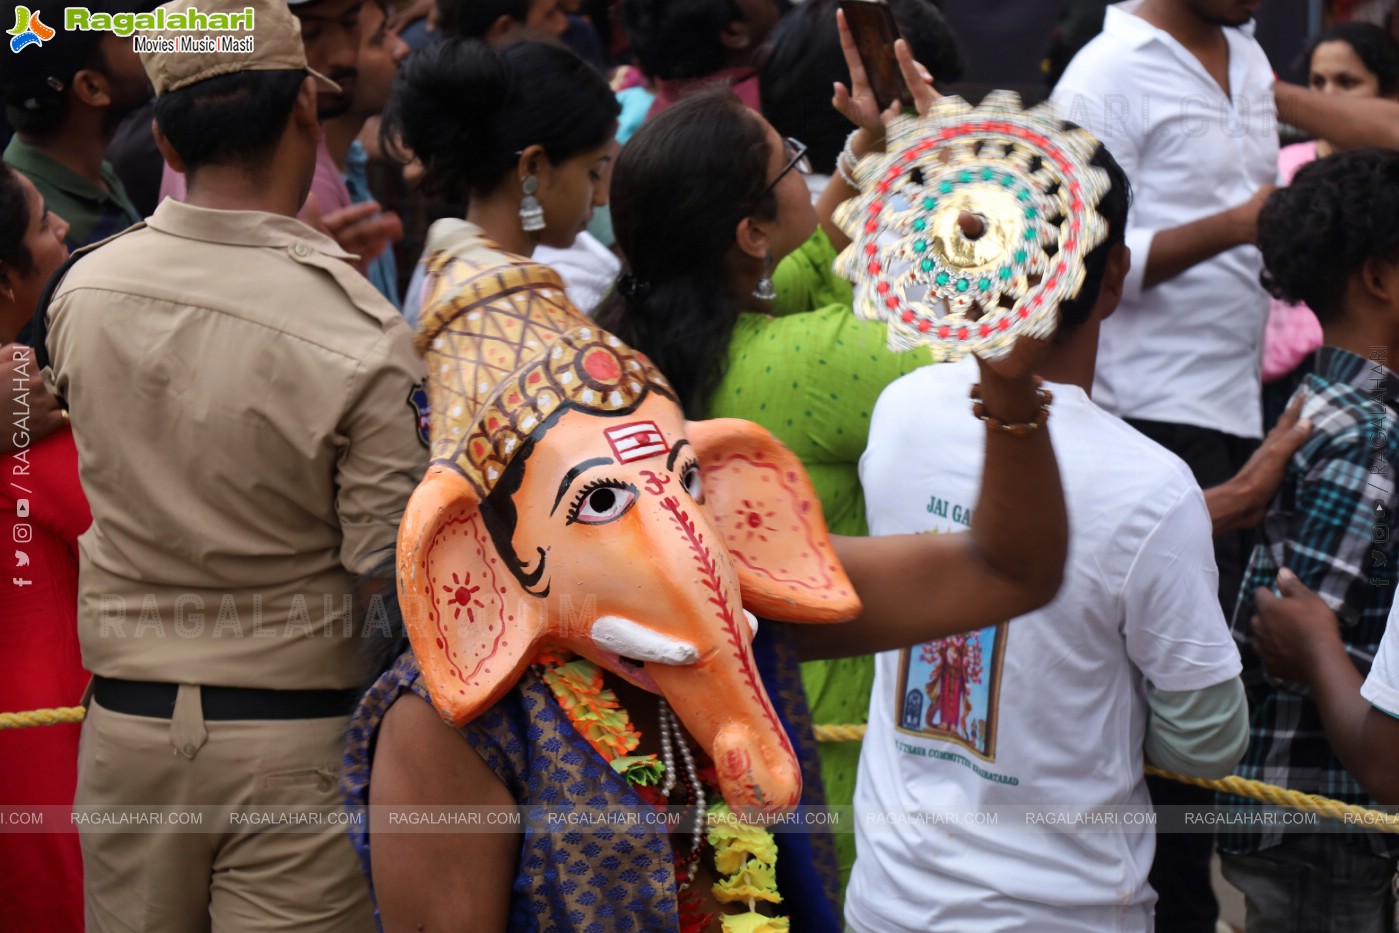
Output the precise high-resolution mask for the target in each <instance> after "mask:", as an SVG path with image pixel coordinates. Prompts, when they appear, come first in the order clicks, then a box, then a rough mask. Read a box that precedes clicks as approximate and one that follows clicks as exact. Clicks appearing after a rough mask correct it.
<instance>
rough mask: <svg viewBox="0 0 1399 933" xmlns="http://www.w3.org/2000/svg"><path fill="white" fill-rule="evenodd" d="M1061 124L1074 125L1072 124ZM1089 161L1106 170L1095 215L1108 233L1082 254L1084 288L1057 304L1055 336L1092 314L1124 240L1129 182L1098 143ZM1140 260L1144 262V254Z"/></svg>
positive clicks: (1128, 204)
mask: <svg viewBox="0 0 1399 933" xmlns="http://www.w3.org/2000/svg"><path fill="white" fill-rule="evenodd" d="M1064 125H1065V127H1072V126H1074V124H1072V123H1065V124H1064ZM1089 164H1090V165H1094V166H1096V167H1098V168H1100V169H1102V170H1103V171H1105V172H1107V173H1108V180H1109V187H1108V190H1107V191H1106V192H1105V193H1104V194H1103V198H1102V200H1101V201H1099V202H1098V214H1099V215H1101V216H1102V218H1103V219H1104V220H1106V221H1107V223H1108V235H1107V238H1106V239H1104V240H1103V242H1102V243H1099V244H1098V245H1097V246H1096V247H1094V248H1093V249H1092V250H1091V251H1090V252H1089V253H1088V255H1087V256H1085V257H1083V267H1084V278H1083V287H1082V288H1080V289H1079V291H1078V294H1077V295H1075V296H1074V297H1073V298H1071V299H1070V300H1068V301H1065V302H1064V303H1062V304H1061V305H1059V327H1058V329H1057V330H1056V331H1055V333H1054V336H1055V338H1056V339H1063V338H1064V337H1067V336H1068V335H1069V334H1071V333H1073V332H1074V331H1075V330H1077V329H1078V328H1079V327H1080V326H1081V325H1082V324H1083V323H1084V322H1085V321H1087V320H1088V318H1089V316H1090V315H1092V313H1093V308H1094V307H1095V306H1096V305H1097V304H1098V296H1099V295H1101V294H1102V291H1103V278H1104V277H1105V276H1106V275H1107V271H1108V259H1109V257H1111V255H1112V250H1113V247H1115V246H1121V245H1122V244H1124V243H1126V242H1127V212H1128V210H1129V209H1130V208H1131V206H1132V183H1131V182H1130V181H1129V180H1128V179H1127V173H1126V172H1124V171H1123V170H1122V166H1120V165H1118V164H1117V160H1116V159H1114V158H1113V156H1112V153H1111V152H1109V151H1108V147H1107V146H1103V145H1099V146H1098V151H1097V152H1095V153H1093V158H1092V160H1090V162H1089ZM1141 261H1143V262H1145V257H1143V258H1142V259H1141Z"/></svg>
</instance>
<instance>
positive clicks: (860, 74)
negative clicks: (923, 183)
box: [816, 11, 942, 252]
mask: <svg viewBox="0 0 1399 933" xmlns="http://www.w3.org/2000/svg"><path fill="white" fill-rule="evenodd" d="M836 28H837V30H838V31H839V33H840V50H841V52H843V53H844V55H845V65H846V67H847V68H849V69H850V87H848V88H847V87H846V86H845V85H843V84H841V83H839V82H837V83H836V86H835V97H834V99H833V100H832V101H831V105H832V106H833V107H835V109H836V110H838V111H839V112H840V113H841V115H842V116H844V117H845V118H846V119H847V120H849V121H850V122H851V123H852V124H853V125H854V126H855V127H856V133H855V135H854V136H853V137H851V140H850V148H851V150H852V152H853V154H854V155H855V157H856V158H863V157H864V156H865V155H868V154H869V153H871V152H879V151H881V150H882V149H883V148H884V124H885V123H886V122H887V121H889V120H891V119H893V118H894V117H895V116H898V114H899V111H900V105H899V104H898V103H895V104H893V105H892V106H891V107H889V109H887V110H885V111H883V112H882V113H881V112H880V109H879V104H878V103H876V102H875V97H874V90H873V89H872V88H871V87H870V83H869V77H868V76H867V75H866V74H865V66H864V63H863V62H861V61H860V52H859V49H858V48H856V46H855V39H854V37H853V36H852V35H851V34H850V27H849V26H848V25H846V22H845V14H844V13H841V12H840V11H837V12H836ZM894 57H895V59H897V61H898V63H899V70H900V71H901V72H902V73H903V78H904V83H905V84H907V85H908V87H909V90H910V91H911V92H912V94H913V103H914V106H915V107H916V108H917V110H918V112H919V113H927V112H928V108H929V107H931V106H932V105H933V102H934V101H936V100H937V99H938V98H940V97H941V96H942V95H941V94H939V93H938V92H937V91H935V90H933V76H932V75H930V74H929V73H928V69H927V68H924V67H923V65H921V64H920V63H919V62H917V61H915V60H914V58H913V52H912V51H911V50H910V49H909V47H908V43H907V42H905V41H904V40H903V39H900V40H898V41H897V42H895V43H894ZM843 163H846V156H845V154H844V153H841V155H839V156H837V158H836V165H837V166H841V165H842V164H843ZM848 170H849V166H848V165H846V167H845V171H848ZM859 193H860V192H859V191H858V190H856V189H855V188H854V187H853V186H851V185H850V183H849V182H847V181H846V180H845V177H844V175H843V173H842V171H841V170H840V169H839V168H838V170H837V171H836V173H835V174H834V175H832V176H831V180H830V183H829V184H827V185H826V189H825V190H824V191H823V192H822V193H821V197H820V199H819V200H817V202H816V216H817V218H818V219H819V220H820V222H821V228H822V229H823V230H825V231H826V236H827V237H828V238H829V239H830V241H831V245H832V246H834V247H835V248H836V252H840V251H841V250H843V249H845V247H847V246H849V245H850V238H849V237H847V236H846V235H845V234H844V233H843V232H842V231H841V230H840V228H839V227H837V226H836V225H835V222H834V221H833V220H832V216H833V215H834V213H835V209H836V208H837V207H839V206H840V205H841V203H842V202H843V201H847V200H849V199H850V198H853V197H855V196H856V195H857V194H859Z"/></svg>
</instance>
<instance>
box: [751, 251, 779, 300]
mask: <svg viewBox="0 0 1399 933" xmlns="http://www.w3.org/2000/svg"><path fill="white" fill-rule="evenodd" d="M753 297H754V298H757V299H758V300H759V301H772V299H774V298H776V297H777V289H776V288H774V287H773V285H772V253H768V254H767V257H766V258H765V259H764V260H763V274H762V276H761V277H760V278H759V279H758V284H757V287H755V288H754V289H753Z"/></svg>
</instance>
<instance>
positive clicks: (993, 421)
mask: <svg viewBox="0 0 1399 933" xmlns="http://www.w3.org/2000/svg"><path fill="white" fill-rule="evenodd" d="M1042 383H1043V380H1041V379H1040V378H1039V377H1038V376H1036V377H1035V395H1036V396H1037V397H1038V398H1039V402H1040V409H1039V411H1038V412H1036V414H1035V417H1034V418H1033V419H1032V420H1030V421H1002V420H1001V419H999V418H995V417H993V416H991V415H988V414H987V413H986V403H985V402H983V401H982V399H981V383H979V382H978V383H976V384H975V385H973V386H972V391H971V398H972V414H973V415H974V416H976V417H977V418H979V419H980V420H982V421H984V422H986V426H987V427H988V428H990V429H991V430H992V431H1000V432H1002V433H1004V434H1009V435H1011V436H1012V437H1029V436H1030V434H1032V433H1033V432H1035V431H1038V430H1039V429H1040V428H1042V427H1044V426H1045V425H1046V424H1048V423H1049V406H1050V405H1052V404H1054V393H1053V392H1051V391H1049V390H1048V389H1046V388H1044V386H1043V384H1042Z"/></svg>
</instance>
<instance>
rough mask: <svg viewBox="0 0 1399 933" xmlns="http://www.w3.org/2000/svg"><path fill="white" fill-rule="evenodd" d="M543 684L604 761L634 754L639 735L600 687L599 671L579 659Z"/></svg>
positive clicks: (555, 670)
mask: <svg viewBox="0 0 1399 933" xmlns="http://www.w3.org/2000/svg"><path fill="white" fill-rule="evenodd" d="M544 682H545V683H546V684H548V685H549V689H550V690H552V691H553V692H554V698H555V699H557V700H558V701H559V706H561V707H563V711H564V712H565V713H566V714H567V715H568V718H569V721H570V722H572V723H573V725H574V728H576V729H577V730H578V732H579V733H580V734H581V735H582V736H583V738H585V739H587V740H588V743H589V744H590V745H592V746H593V748H595V749H597V752H598V754H600V755H602V757H603V758H605V759H607V760H608V761H613V760H614V759H616V758H619V757H621V756H623V755H629V754H631V752H633V751H635V750H636V746H637V745H638V744H639V743H640V742H641V733H639V732H637V731H636V729H635V728H633V727H632V724H631V717H630V716H628V715H627V711H626V710H624V709H622V704H621V703H620V702H618V700H617V694H615V693H613V692H612V691H611V690H608V689H606V688H605V687H603V685H602V671H601V670H600V669H599V668H598V666H597V665H596V664H594V663H593V662H591V661H588V660H585V659H583V658H579V659H578V660H576V661H570V662H568V663H567V664H561V665H559V666H558V667H552V668H549V669H548V670H546V671H545V672H544ZM649 757H652V758H654V757H655V756H649ZM659 764H660V763H659V762H657V765H659ZM632 766H633V767H634V765H632ZM614 767H615V765H614ZM623 773H624V772H623Z"/></svg>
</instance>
